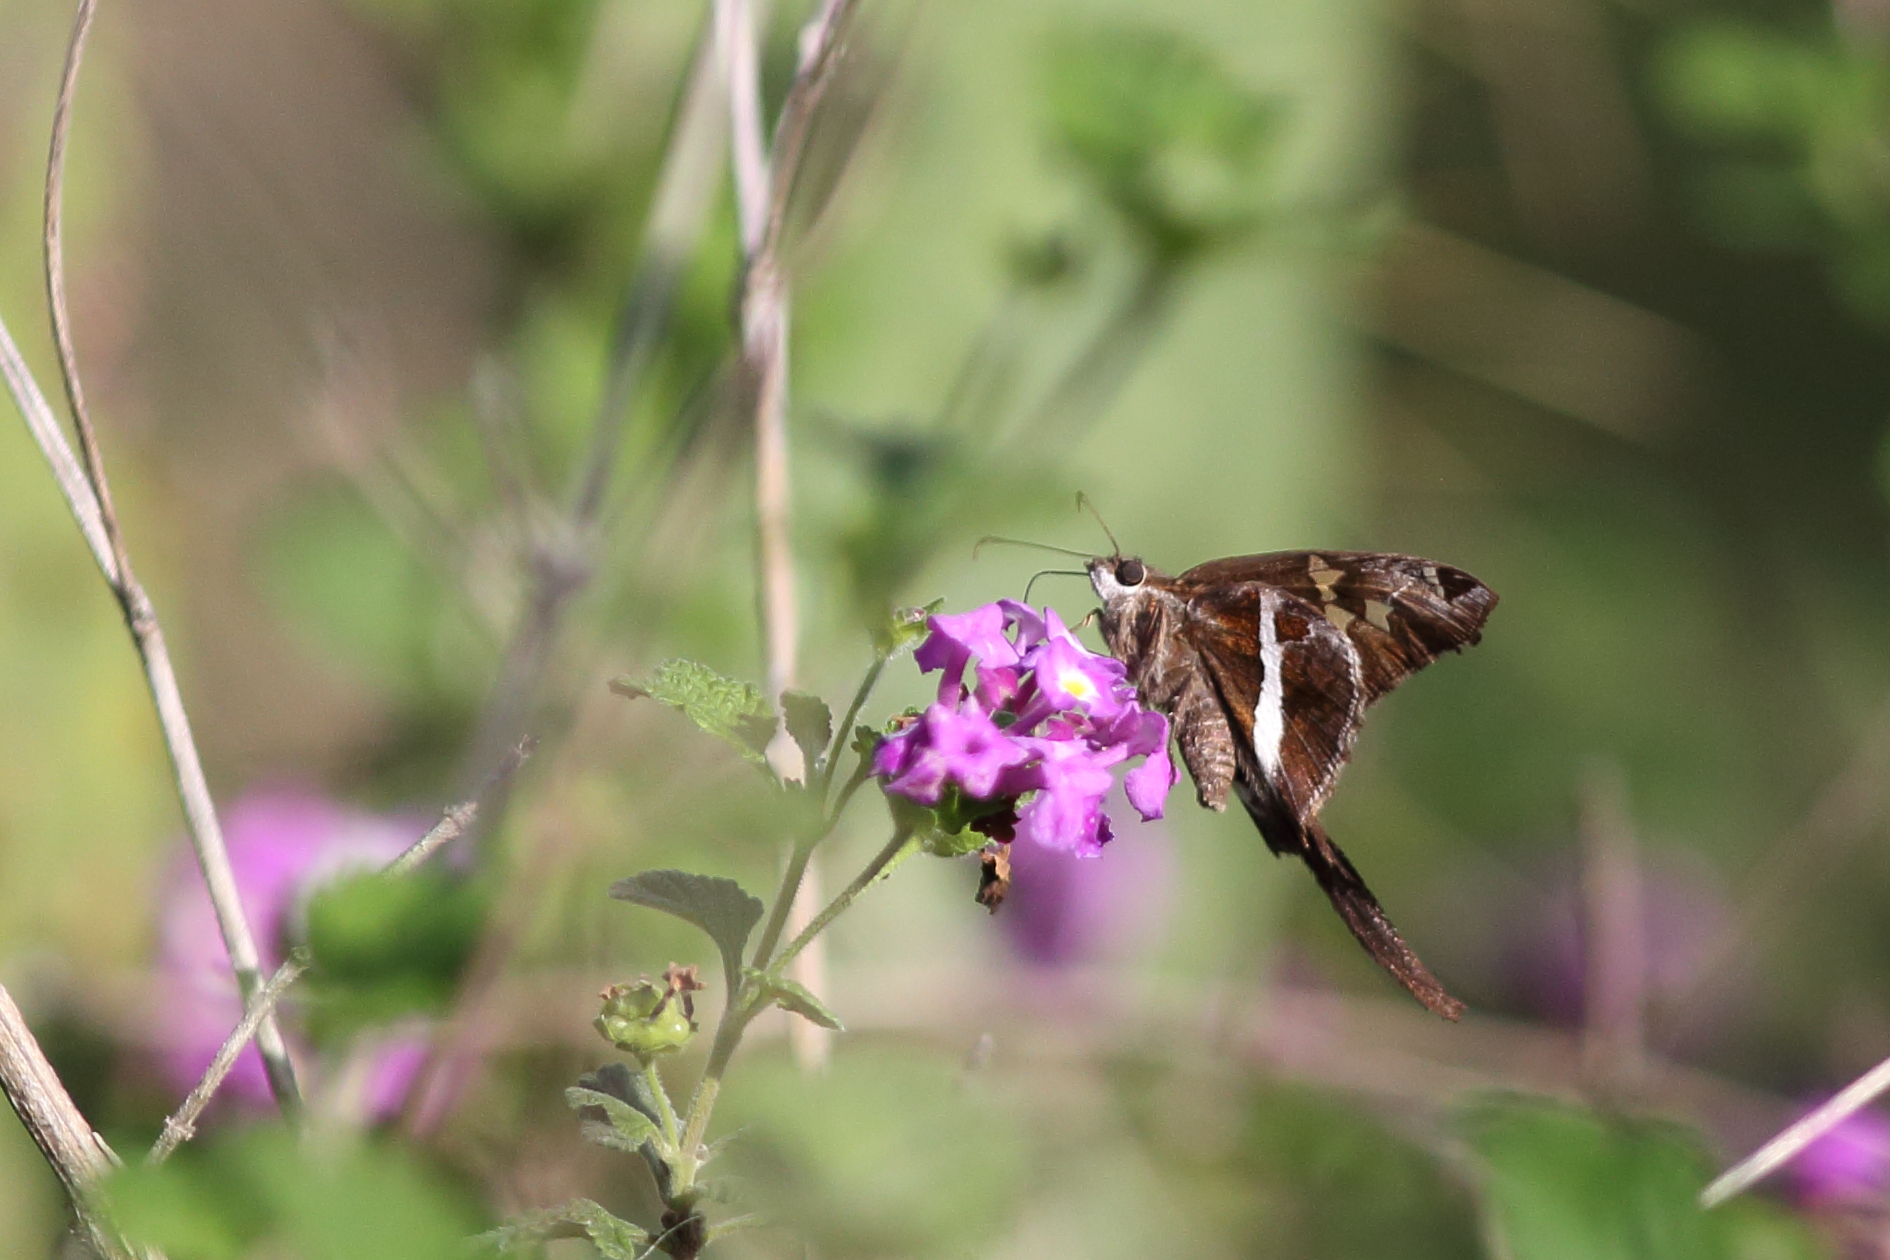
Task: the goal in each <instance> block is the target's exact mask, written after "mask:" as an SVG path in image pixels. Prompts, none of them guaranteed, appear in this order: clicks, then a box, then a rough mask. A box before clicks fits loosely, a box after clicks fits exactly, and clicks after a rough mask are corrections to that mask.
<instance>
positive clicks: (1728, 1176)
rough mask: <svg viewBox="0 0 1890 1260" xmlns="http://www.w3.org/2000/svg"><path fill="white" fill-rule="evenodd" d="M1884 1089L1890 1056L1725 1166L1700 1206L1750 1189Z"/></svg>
mask: <svg viewBox="0 0 1890 1260" xmlns="http://www.w3.org/2000/svg"><path fill="white" fill-rule="evenodd" d="M1885 1090H1890V1059H1885V1060H1884V1061H1883V1062H1882V1063H1879V1064H1878V1065H1877V1066H1876V1067H1874V1068H1872V1069H1870V1071H1868V1072H1866V1073H1864V1074H1863V1075H1862V1076H1860V1077H1858V1078H1857V1079H1856V1080H1854V1081H1852V1082H1851V1083H1850V1084H1849V1085H1846V1086H1845V1087H1844V1088H1843V1089H1841V1090H1839V1091H1838V1092H1837V1094H1836V1095H1835V1096H1833V1097H1832V1099H1831V1101H1829V1102H1827V1103H1825V1104H1824V1105H1823V1106H1822V1107H1819V1108H1818V1109H1817V1110H1816V1111H1813V1112H1812V1113H1811V1114H1810V1115H1808V1116H1806V1117H1805V1118H1804V1119H1802V1120H1800V1121H1798V1122H1797V1123H1796V1124H1793V1125H1791V1126H1790V1127H1788V1128H1787V1129H1785V1130H1784V1131H1783V1132H1782V1133H1780V1134H1779V1135H1778V1136H1777V1137H1775V1138H1773V1139H1772V1140H1771V1141H1769V1142H1767V1143H1766V1144H1765V1145H1764V1146H1761V1147H1760V1148H1759V1149H1758V1150H1756V1151H1754V1152H1753V1153H1752V1154H1750V1155H1748V1156H1747V1157H1746V1158H1745V1159H1742V1160H1740V1161H1739V1162H1738V1163H1737V1164H1735V1165H1733V1166H1732V1167H1731V1168H1729V1169H1728V1170H1726V1172H1725V1173H1724V1174H1722V1175H1721V1176H1720V1177H1719V1178H1718V1179H1717V1180H1716V1181H1714V1182H1713V1184H1712V1185H1710V1186H1708V1187H1706V1189H1704V1190H1702V1191H1700V1206H1701V1207H1709V1208H1710V1207H1716V1206H1718V1205H1719V1204H1721V1203H1724V1202H1725V1201H1726V1200H1728V1199H1730V1198H1732V1197H1733V1196H1734V1195H1736V1194H1739V1193H1740V1192H1741V1191H1743V1190H1746V1189H1748V1188H1749V1187H1751V1186H1752V1185H1754V1184H1755V1183H1756V1182H1758V1181H1759V1180H1760V1179H1762V1178H1764V1177H1766V1176H1768V1175H1769V1174H1771V1173H1772V1172H1774V1171H1775V1170H1776V1169H1778V1168H1779V1167H1781V1166H1782V1165H1784V1164H1785V1163H1786V1161H1788V1160H1790V1159H1791V1158H1792V1157H1793V1156H1794V1155H1797V1154H1798V1153H1799V1152H1800V1151H1802V1150H1804V1149H1805V1148H1806V1147H1807V1146H1810V1145H1811V1144H1812V1143H1813V1142H1815V1141H1817V1140H1818V1139H1819V1138H1821V1137H1823V1136H1824V1135H1825V1134H1827V1133H1829V1132H1830V1131H1831V1130H1833V1129H1835V1128H1837V1127H1838V1126H1839V1125H1840V1124H1843V1123H1844V1122H1845V1121H1846V1120H1848V1119H1850V1118H1851V1117H1852V1116H1853V1115H1856V1114H1857V1113H1858V1112H1859V1111H1862V1110H1863V1109H1864V1108H1865V1107H1868V1106H1869V1105H1870V1104H1871V1103H1872V1102H1875V1101H1876V1099H1877V1096H1878V1095H1880V1094H1882V1093H1883V1092H1884V1091H1885Z"/></svg>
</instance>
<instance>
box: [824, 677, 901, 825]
mask: <svg viewBox="0 0 1890 1260" xmlns="http://www.w3.org/2000/svg"><path fill="white" fill-rule="evenodd" d="M886 660H887V654H886V653H885V652H884V651H881V652H876V653H874V655H873V663H872V665H870V666H868V667H867V670H866V677H864V678H862V679H860V689H859V690H858V691H856V692H854V693H853V703H852V704H850V705H848V706H847V715H846V716H845V717H843V718H841V719H840V725H838V726H836V727H834V728H833V747H832V748H831V749H829V750H828V752H827V764H826V766H825V767H824V768H823V769H822V770H821V772H820V796H821V799H822V800H825V799H826V797H827V790H828V789H829V788H831V787H832V786H833V772H834V770H835V769H837V768H838V767H839V764H840V750H841V749H843V748H845V747H846V746H847V741H848V740H850V739H852V738H853V723H854V722H856V721H858V720H859V716H860V710H861V709H863V708H865V707H866V699H867V697H868V696H870V695H872V694H873V688H874V687H876V686H878V685H879V676H880V674H881V673H883V672H884V671H885V669H886ZM843 808H845V802H844V801H842V802H841V805H840V806H839V807H838V808H835V809H834V810H833V811H832V813H831V814H830V817H838V816H839V814H840V810H841V809H843Z"/></svg>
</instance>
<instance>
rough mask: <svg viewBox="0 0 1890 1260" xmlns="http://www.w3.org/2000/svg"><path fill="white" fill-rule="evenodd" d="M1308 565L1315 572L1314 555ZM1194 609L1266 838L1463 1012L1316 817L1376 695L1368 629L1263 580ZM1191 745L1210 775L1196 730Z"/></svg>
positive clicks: (1202, 599)
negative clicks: (1364, 641)
mask: <svg viewBox="0 0 1890 1260" xmlns="http://www.w3.org/2000/svg"><path fill="white" fill-rule="evenodd" d="M1221 563H1226V562H1221ZM1204 567H1205V566H1204ZM1300 571H1301V572H1305V571H1306V570H1305V569H1304V567H1303V564H1302V566H1301V567H1300ZM1195 572H1198V570H1190V574H1192V573H1195ZM1188 576H1189V574H1184V575H1183V580H1184V581H1185V580H1186V579H1187V578H1188ZM1482 589H1485V590H1487V588H1482ZM1315 597H1316V588H1315ZM1346 598H1350V595H1349V594H1348V596H1347V597H1346ZM1491 599H1492V601H1493V600H1494V596H1493V595H1492V596H1491ZM1321 602H1322V603H1327V604H1329V605H1335V604H1336V602H1337V601H1336V600H1334V601H1321ZM1187 607H1188V610H1189V612H1190V614H1191V615H1189V616H1188V617H1187V618H1185V620H1184V621H1183V623H1182V625H1181V627H1180V637H1181V639H1182V641H1183V642H1184V643H1185V644H1186V645H1187V647H1188V648H1190V649H1192V651H1193V652H1194V654H1195V656H1196V658H1197V660H1198V662H1199V666H1200V669H1199V673H1200V675H1201V676H1204V677H1205V678H1207V679H1209V680H1211V682H1212V686H1213V690H1214V693H1215V696H1216V698H1217V699H1218V700H1219V703H1220V708H1221V712H1222V715H1223V716H1224V720H1225V729H1226V731H1227V732H1228V736H1229V739H1230V742H1231V743H1232V745H1233V748H1232V753H1233V757H1232V760H1233V762H1234V766H1235V776H1234V786H1235V790H1236V792H1237V793H1238V795H1239V796H1240V799H1241V803H1242V804H1243V805H1245V806H1246V807H1247V812H1248V813H1249V814H1250V815H1251V816H1252V817H1253V820H1254V823H1255V824H1256V825H1257V826H1258V827H1259V829H1260V834H1261V836H1262V837H1263V838H1264V839H1265V840H1266V842H1267V847H1268V848H1270V849H1272V850H1273V851H1274V852H1275V853H1294V854H1297V855H1298V856H1299V857H1300V858H1301V859H1302V860H1303V861H1304V862H1305V863H1306V865H1307V866H1308V867H1309V868H1311V870H1312V873H1313V876H1314V878H1315V879H1316V880H1317V881H1318V882H1319V886H1320V888H1322V889H1323V890H1324V891H1325V893H1326V896H1327V898H1328V899H1329V900H1330V901H1331V902H1332V905H1333V908H1334V909H1335V910H1337V911H1338V913H1339V917H1340V918H1341V919H1343V920H1344V921H1345V924H1346V926H1347V927H1348V928H1350V929H1351V931H1352V934H1353V936H1355V937H1356V938H1357V939H1358V941H1359V943H1360V944H1361V945H1363V946H1364V947H1365V950H1366V952H1367V953H1369V954H1370V955H1371V956H1372V958H1373V959H1374V960H1375V961H1376V962H1377V963H1378V964H1379V965H1380V966H1382V967H1383V968H1384V969H1385V970H1386V971H1388V972H1390V973H1391V975H1392V976H1393V977H1394V978H1395V979H1397V980H1398V982H1399V983H1400V984H1402V985H1404V987H1405V988H1406V989H1408V990H1409V991H1410V992H1411V994H1412V995H1413V996H1414V997H1416V998H1417V999H1418V1000H1419V1001H1420V1002H1422V1003H1423V1004H1424V1005H1425V1006H1427V1007H1428V1008H1430V1009H1431V1010H1432V1011H1435V1012H1436V1013H1437V1014H1439V1015H1442V1016H1443V1017H1444V1018H1446V1019H1456V1018H1458V1016H1459V1015H1461V1014H1462V1012H1463V1004H1462V1003H1461V1002H1459V1001H1457V999H1455V998H1453V997H1451V996H1450V994H1449V993H1448V992H1447V991H1446V990H1445V989H1444V987H1443V985H1442V984H1440V983H1439V982H1438V980H1437V978H1436V977H1435V976H1433V975H1432V974H1431V972H1430V970H1429V969H1428V968H1427V967H1425V965H1424V963H1423V961H1422V960H1420V959H1419V958H1418V956H1417V954H1416V953H1415V952H1414V951H1413V950H1412V949H1411V947H1410V946H1409V945H1407V944H1406V943H1405V941H1404V938H1403V937H1402V936H1400V935H1399V933H1398V930H1397V928H1396V927H1395V926H1393V925H1392V922H1391V920H1390V918H1389V917H1387V916H1386V914H1385V912H1384V909H1383V907H1381V906H1380V905H1379V903H1378V899H1377V898H1376V897H1375V896H1373V895H1372V892H1371V889H1370V888H1368V887H1367V886H1366V884H1365V881H1364V879H1363V878H1361V877H1360V875H1359V873H1358V870H1357V868H1355V867H1354V866H1353V865H1352V863H1351V861H1350V860H1349V859H1348V858H1347V857H1346V855H1345V852H1344V850H1342V849H1340V848H1339V846H1338V845H1337V844H1336V843H1335V842H1334V841H1333V840H1332V838H1331V836H1330V835H1328V834H1327V833H1326V831H1325V829H1324V828H1323V827H1322V826H1321V825H1320V824H1319V822H1318V820H1317V814H1318V811H1319V808H1320V807H1321V806H1322V805H1324V803H1325V801H1326V798H1327V797H1328V796H1329V795H1330V794H1331V791H1332V787H1333V784H1334V783H1335V782H1336V780H1337V778H1338V774H1339V771H1340V769H1341V768H1342V767H1343V766H1344V765H1345V762H1346V759H1347V758H1348V757H1349V756H1350V755H1351V750H1352V744H1353V741H1354V740H1355V739H1356V738H1357V735H1358V728H1359V724H1360V722H1361V721H1362V720H1363V718H1364V713H1365V706H1366V705H1367V704H1369V703H1370V702H1371V701H1372V700H1373V699H1375V698H1376V696H1375V695H1374V694H1373V693H1372V691H1371V687H1370V675H1369V674H1368V672H1367V669H1366V666H1365V656H1366V651H1365V650H1364V649H1361V648H1360V646H1359V639H1358V638H1357V637H1356V635H1355V634H1353V633H1350V632H1349V630H1350V627H1349V626H1347V625H1346V624H1344V623H1342V622H1341V621H1340V620H1338V619H1335V618H1333V617H1332V616H1330V615H1329V613H1328V612H1327V611H1325V610H1322V608H1321V606H1320V604H1318V603H1314V602H1313V601H1312V600H1309V599H1306V598H1304V597H1303V596H1301V595H1299V594H1296V593H1294V592H1292V591H1289V590H1286V589H1284V588H1282V587H1278V586H1274V585H1272V584H1270V583H1266V582H1261V581H1247V582H1241V583H1233V584H1229V583H1226V582H1217V583H1212V584H1204V585H1203V586H1201V587H1199V588H1197V591H1196V593H1195V594H1194V595H1193V597H1192V598H1190V599H1189V600H1188V603H1187ZM1394 611H1395V606H1394ZM1485 615H1487V612H1486V614H1485ZM1393 624H1394V625H1395V624H1396V623H1395V622H1393ZM1477 624H1478V625H1480V624H1481V620H1480V619H1479V620H1478V623H1477ZM1373 629H1374V630H1380V628H1379V627H1377V626H1374V627H1373ZM1473 630H1474V627H1473ZM1380 632H1381V633H1385V634H1387V635H1389V634H1391V632H1390V631H1380ZM1412 641H1414V642H1416V641H1418V640H1416V639H1415V638H1414V639H1413V640H1412ZM1436 655H1437V653H1436V652H1431V653H1430V654H1429V655H1427V656H1425V657H1423V659H1422V660H1419V661H1418V663H1417V665H1414V666H1412V667H1411V669H1414V668H1421V667H1422V665H1424V664H1427V663H1429V661H1430V660H1433V659H1435V658H1436ZM1411 659H1415V658H1411ZM1411 669H1405V670H1404V673H1401V674H1399V675H1398V676H1397V677H1398V678H1402V677H1403V676H1404V674H1407V673H1409V672H1411ZM1386 676H1389V671H1386ZM1396 681H1397V679H1396V678H1394V679H1393V680H1392V682H1391V683H1390V684H1387V686H1386V687H1385V688H1384V689H1385V690H1388V689H1389V687H1390V686H1391V685H1395V684H1396ZM1377 694H1383V692H1382V691H1380V692H1378V693H1377ZM1182 751H1183V755H1184V757H1185V758H1187V759H1188V762H1189V769H1190V771H1191V772H1195V773H1196V780H1197V784H1201V779H1200V775H1199V773H1198V772H1197V771H1195V764H1194V758H1193V756H1191V755H1190V753H1189V748H1188V745H1187V743H1186V741H1185V740H1184V742H1183V748H1182ZM1202 786H1203V791H1204V792H1205V785H1204V784H1203V785H1202Z"/></svg>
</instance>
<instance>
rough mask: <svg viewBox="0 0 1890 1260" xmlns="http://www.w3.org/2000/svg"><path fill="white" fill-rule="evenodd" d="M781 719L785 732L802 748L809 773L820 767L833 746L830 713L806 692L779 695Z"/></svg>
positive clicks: (831, 715) (819, 700)
mask: <svg viewBox="0 0 1890 1260" xmlns="http://www.w3.org/2000/svg"><path fill="white" fill-rule="evenodd" d="M781 718H782V720H783V721H784V722H786V723H787V732H788V735H789V737H790V738H792V739H793V740H794V742H795V743H797V744H799V745H800V746H801V755H802V756H804V757H806V758H807V768H808V770H810V771H811V770H813V768H814V767H815V766H816V765H818V764H819V763H820V759H821V756H822V755H823V754H824V753H825V752H826V751H827V745H828V744H830V743H832V742H833V710H832V709H829V708H828V707H827V702H826V701H825V700H822V699H821V698H820V697H819V696H816V695H810V694H808V693H807V692H805V691H784V692H782V693H781Z"/></svg>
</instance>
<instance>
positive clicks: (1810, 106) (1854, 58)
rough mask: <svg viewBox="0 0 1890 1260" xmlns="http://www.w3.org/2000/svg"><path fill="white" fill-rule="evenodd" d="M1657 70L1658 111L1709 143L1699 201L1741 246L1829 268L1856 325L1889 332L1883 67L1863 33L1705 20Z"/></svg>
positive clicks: (1888, 112) (1889, 86) (1888, 135)
mask: <svg viewBox="0 0 1890 1260" xmlns="http://www.w3.org/2000/svg"><path fill="white" fill-rule="evenodd" d="M1657 68H1658V70H1659V85H1660V87H1661V90H1662V93H1663V96H1664V98H1665V100H1666V102H1667V105H1668V108H1669V109H1670V110H1671V111H1672V113H1673V115H1674V117H1675V118H1676V120H1677V121H1679V122H1680V123H1681V124H1682V126H1684V127H1685V128H1686V129H1687V130H1688V131H1689V132H1690V133H1691V134H1692V135H1694V136H1697V137H1698V138H1699V139H1700V140H1701V141H1702V142H1703V143H1704V144H1705V145H1706V146H1708V148H1707V153H1708V155H1709V156H1708V157H1707V160H1706V161H1705V162H1703V163H1702V165H1701V169H1700V170H1699V172H1698V176H1697V178H1698V181H1699V182H1698V187H1697V190H1696V201H1697V205H1698V207H1699V209H1700V211H1701V212H1702V214H1703V215H1704V216H1705V220H1706V222H1707V224H1708V226H1709V228H1710V229H1712V230H1713V231H1715V232H1716V233H1718V234H1719V235H1720V237H1721V238H1722V239H1724V240H1726V241H1728V242H1729V243H1732V244H1734V245H1738V246H1744V247H1748V248H1760V249H1774V250H1797V251H1802V252H1810V253H1815V254H1818V255H1820V256H1823V257H1825V258H1826V259H1827V263H1828V266H1829V269H1830V273H1831V278H1832V280H1833V282H1834V283H1835V284H1836V286H1837V288H1838V290H1839V291H1840V292H1841V293H1842V294H1843V295H1844V297H1845V299H1846V300H1847V301H1849V302H1850V303H1852V304H1853V306H1854V307H1855V308H1856V309H1857V311H1858V312H1859V313H1860V314H1862V315H1863V316H1864V317H1865V318H1867V319H1869V320H1871V321H1872V322H1874V323H1876V324H1878V325H1879V326H1890V174H1887V173H1886V170H1885V153H1886V151H1890V58H1886V56H1885V54H1884V49H1883V48H1882V47H1881V46H1880V45H1879V41H1878V40H1877V39H1874V38H1872V37H1870V36H1868V35H1860V36H1859V37H1856V38H1849V39H1847V38H1845V37H1844V35H1843V34H1842V32H1834V31H1828V30H1817V31H1807V30H1804V29H1803V28H1802V27H1797V26H1787V25H1761V24H1758V23H1755V22H1750V21H1746V22H1732V21H1724V20H1721V21H1707V22H1701V23H1697V24H1693V25H1690V26H1687V27H1685V28H1682V31H1681V32H1680V33H1679V34H1678V35H1677V36H1676V37H1675V39H1674V40H1673V41H1672V45H1671V47H1670V48H1669V50H1668V51H1667V54H1666V56H1665V58H1664V60H1663V62H1662V63H1661V64H1660V65H1659V67H1657Z"/></svg>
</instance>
